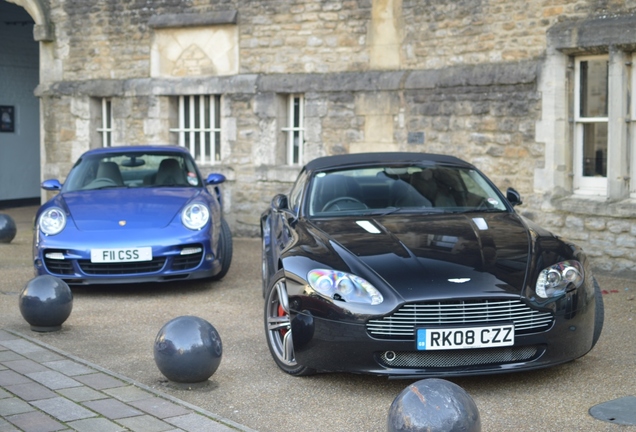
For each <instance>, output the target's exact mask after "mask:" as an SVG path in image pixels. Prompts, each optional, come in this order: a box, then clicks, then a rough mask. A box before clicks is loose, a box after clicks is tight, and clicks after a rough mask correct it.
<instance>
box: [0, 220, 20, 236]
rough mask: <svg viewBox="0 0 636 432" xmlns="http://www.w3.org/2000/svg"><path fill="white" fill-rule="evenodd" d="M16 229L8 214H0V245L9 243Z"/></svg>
mask: <svg viewBox="0 0 636 432" xmlns="http://www.w3.org/2000/svg"><path fill="white" fill-rule="evenodd" d="M17 232H18V229H17V228H16V226H15V222H14V221H13V219H12V218H11V216H9V215H8V214H4V213H0V243H11V240H13V239H14V238H15V234H16V233H17Z"/></svg>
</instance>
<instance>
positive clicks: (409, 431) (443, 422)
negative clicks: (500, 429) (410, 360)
mask: <svg viewBox="0 0 636 432" xmlns="http://www.w3.org/2000/svg"><path fill="white" fill-rule="evenodd" d="M387 425H388V427H387V431H388V432H398V431H399V432H421V431H427V432H459V431H462V432H480V431H481V419H480V417H479V411H478V410H477V405H475V402H474V401H473V399H472V398H471V397H470V396H469V395H468V393H466V391H465V390H464V389H462V388H461V387H460V386H458V385H457V384H454V383H452V382H450V381H446V380H442V379H437V378H431V379H425V380H421V381H417V382H416V383H414V384H411V385H410V386H408V387H407V388H405V389H404V390H403V391H402V393H400V394H399V395H398V396H397V397H396V398H395V399H394V400H393V403H392V404H391V408H390V409H389V416H388V422H387Z"/></svg>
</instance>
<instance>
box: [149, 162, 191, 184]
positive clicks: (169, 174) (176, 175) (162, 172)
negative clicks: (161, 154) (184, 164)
mask: <svg viewBox="0 0 636 432" xmlns="http://www.w3.org/2000/svg"><path fill="white" fill-rule="evenodd" d="M155 184H156V185H177V186H186V185H187V184H188V183H187V180H186V176H185V172H184V171H183V169H181V165H179V161H177V160H176V159H173V158H169V159H164V160H162V161H161V163H160V164H159V169H158V170H157V178H156V179H155Z"/></svg>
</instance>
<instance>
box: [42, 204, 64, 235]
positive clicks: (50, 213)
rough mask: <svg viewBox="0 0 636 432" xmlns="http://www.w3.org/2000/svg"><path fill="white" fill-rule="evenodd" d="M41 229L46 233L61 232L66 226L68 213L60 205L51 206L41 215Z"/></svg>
mask: <svg viewBox="0 0 636 432" xmlns="http://www.w3.org/2000/svg"><path fill="white" fill-rule="evenodd" d="M38 225H39V227H40V230H41V231H42V232H43V233H44V234H46V235H55V234H59V233H60V232H61V231H62V230H63V229H64V227H65V226H66V215H65V214H64V211H63V210H62V209H61V208H59V207H51V208H50V209H47V210H46V211H44V213H42V214H41V215H40V219H39V220H38Z"/></svg>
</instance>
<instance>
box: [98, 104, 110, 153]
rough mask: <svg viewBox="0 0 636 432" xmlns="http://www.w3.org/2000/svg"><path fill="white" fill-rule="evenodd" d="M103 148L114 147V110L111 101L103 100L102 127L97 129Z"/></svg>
mask: <svg viewBox="0 0 636 432" xmlns="http://www.w3.org/2000/svg"><path fill="white" fill-rule="evenodd" d="M97 132H98V133H99V135H100V138H101V142H102V147H110V146H112V145H113V110H112V101H111V100H110V99H101V115H100V127H98V128H97Z"/></svg>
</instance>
